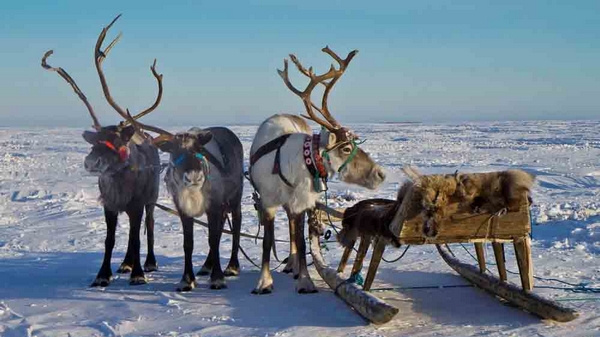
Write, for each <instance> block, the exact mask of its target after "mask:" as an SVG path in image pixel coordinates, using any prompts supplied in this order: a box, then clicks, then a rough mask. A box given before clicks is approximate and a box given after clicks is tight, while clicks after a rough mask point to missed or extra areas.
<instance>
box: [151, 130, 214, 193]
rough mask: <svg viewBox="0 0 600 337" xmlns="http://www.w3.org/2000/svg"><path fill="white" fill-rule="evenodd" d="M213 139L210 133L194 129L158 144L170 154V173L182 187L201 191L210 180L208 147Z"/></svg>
mask: <svg viewBox="0 0 600 337" xmlns="http://www.w3.org/2000/svg"><path fill="white" fill-rule="evenodd" d="M211 139H212V134H211V133H210V131H206V130H201V129H198V128H192V129H191V130H190V131H188V132H183V133H178V134H176V135H175V136H173V137H170V138H169V139H164V140H163V141H161V142H158V143H157V145H158V147H159V148H160V149H161V150H162V151H164V152H168V153H170V156H171V160H170V168H169V170H170V173H171V175H172V176H173V178H174V179H175V181H176V182H179V183H180V184H181V185H183V186H181V187H185V188H197V189H200V188H202V186H203V185H204V183H205V181H206V180H207V179H208V175H209V165H208V160H207V158H206V157H205V154H206V151H205V150H204V145H206V144H207V143H208V142H209V141H210V140H211Z"/></svg>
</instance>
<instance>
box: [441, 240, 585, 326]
mask: <svg viewBox="0 0 600 337" xmlns="http://www.w3.org/2000/svg"><path fill="white" fill-rule="evenodd" d="M436 247H437V249H438V252H439V253H440V255H441V256H442V258H443V259H444V261H446V263H448V265H449V266H450V267H452V269H454V270H455V271H456V272H457V273H459V274H460V275H461V276H462V277H464V278H465V279H467V280H468V281H469V282H471V283H473V284H474V285H476V286H478V287H480V288H482V289H483V290H485V291H487V292H489V293H491V294H493V295H496V296H499V297H501V298H503V299H505V300H507V301H509V302H510V303H512V304H514V305H516V306H518V307H520V308H522V309H525V310H527V311H529V312H530V313H532V314H535V315H537V316H539V317H542V318H545V319H551V320H555V321H558V322H569V321H572V320H574V319H575V318H577V317H578V316H579V313H577V312H576V311H575V310H573V309H571V308H567V307H564V306H562V305H561V304H560V303H558V302H556V301H552V300H549V299H546V298H543V297H541V296H539V295H536V294H534V293H532V292H530V291H525V290H523V289H520V288H519V287H518V286H516V285H514V284H512V283H510V282H502V281H501V280H500V279H498V278H496V277H494V276H492V275H489V274H484V273H480V272H479V268H477V267H475V266H472V265H469V264H466V263H462V262H460V261H459V260H458V259H456V258H455V257H452V256H451V255H450V254H449V253H448V252H447V250H446V249H444V248H442V246H441V245H436Z"/></svg>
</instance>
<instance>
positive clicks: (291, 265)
mask: <svg viewBox="0 0 600 337" xmlns="http://www.w3.org/2000/svg"><path fill="white" fill-rule="evenodd" d="M286 260H287V261H286ZM283 262H285V267H283V270H282V271H283V272H284V273H285V274H291V273H297V270H298V260H297V259H296V255H295V254H292V255H290V256H289V257H288V258H286V259H285V260H284V261H283ZM294 278H297V276H296V275H294Z"/></svg>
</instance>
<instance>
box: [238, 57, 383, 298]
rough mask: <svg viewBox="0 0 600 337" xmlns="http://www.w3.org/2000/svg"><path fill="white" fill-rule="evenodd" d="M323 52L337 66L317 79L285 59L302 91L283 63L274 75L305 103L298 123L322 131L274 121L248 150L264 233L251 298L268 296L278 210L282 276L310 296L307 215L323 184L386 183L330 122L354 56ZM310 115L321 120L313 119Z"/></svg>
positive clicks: (294, 121) (353, 139) (284, 118)
mask: <svg viewBox="0 0 600 337" xmlns="http://www.w3.org/2000/svg"><path fill="white" fill-rule="evenodd" d="M322 51H323V52H325V53H327V54H328V55H330V56H331V57H332V58H333V59H334V60H335V61H336V62H337V63H338V65H339V68H338V69H336V68H335V67H334V66H333V65H332V66H331V68H330V69H329V71H327V72H326V73H324V74H321V75H316V74H315V73H314V72H313V70H312V68H309V69H306V68H304V67H303V66H302V64H301V63H300V61H299V60H298V59H297V58H296V56H294V55H290V58H291V60H292V62H294V64H295V65H296V67H297V68H298V70H299V71H300V72H301V73H302V74H303V75H305V76H306V77H308V78H309V79H310V82H309V83H308V85H307V86H306V88H305V89H304V91H300V90H298V89H296V88H295V87H294V86H293V85H292V84H291V82H290V80H289V78H288V61H287V60H284V69H283V71H281V70H278V73H279V75H280V76H281V78H282V79H283V81H284V83H285V85H286V86H287V88H288V89H289V90H291V91H292V92H293V93H294V94H296V95H297V96H299V97H300V98H301V100H302V102H303V103H304V107H305V109H306V112H307V113H308V116H306V115H303V117H305V118H306V119H309V120H312V121H314V122H316V123H318V124H319V125H321V126H322V129H321V132H320V134H315V135H311V133H312V131H311V129H310V127H309V126H308V124H306V122H304V121H303V120H301V118H299V117H298V116H292V115H283V114H282V115H274V116H271V117H270V118H268V119H267V120H265V121H264V122H263V123H262V124H261V125H260V127H259V128H258V131H257V133H256V136H255V137H254V141H253V143H252V148H251V150H250V170H249V175H250V179H251V182H252V185H253V186H254V188H255V190H256V191H257V192H258V194H259V201H258V202H257V204H258V207H259V211H260V212H259V213H260V223H261V224H262V225H263V226H264V228H265V235H264V239H263V255H262V267H261V276H260V279H259V281H258V284H257V286H256V288H255V289H254V290H253V291H252V293H254V294H267V293H271V292H272V291H273V278H272V277H271V272H270V270H269V260H270V251H271V248H272V245H273V242H274V241H273V239H274V224H273V222H274V217H275V212H276V210H277V207H279V206H283V208H284V210H285V211H286V213H287V216H288V220H289V229H290V256H289V258H288V263H287V265H286V267H285V269H284V272H293V273H294V277H295V278H296V279H297V284H296V291H297V292H299V293H314V292H316V291H317V289H316V288H315V286H314V284H313V282H312V280H311V279H310V276H309V274H308V270H307V267H306V256H305V255H306V246H305V241H304V219H305V213H306V211H307V210H310V209H312V208H314V207H315V203H316V201H317V200H318V198H319V197H320V195H321V192H322V191H323V190H324V189H325V188H326V182H327V179H328V178H329V177H331V176H333V175H334V174H335V173H336V172H337V173H339V175H340V177H341V180H342V181H345V182H347V183H351V184H356V185H360V186H363V187H366V188H370V189H375V188H377V187H378V186H379V185H380V184H381V183H382V182H383V181H384V179H385V173H384V172H383V169H382V168H381V167H380V166H379V165H377V164H375V163H374V162H373V161H372V160H371V158H370V157H369V155H368V154H367V153H365V152H364V151H363V150H362V149H360V148H359V147H358V143H357V136H356V135H355V134H354V133H352V132H351V131H350V130H349V129H347V128H345V127H342V126H341V125H340V124H339V123H338V122H337V121H336V120H335V119H334V118H333V117H332V115H331V112H330V110H329V107H328V105H327V99H328V96H329V93H330V92H331V89H332V88H333V86H334V85H335V83H336V82H337V81H338V80H339V78H340V77H341V76H342V74H343V73H344V71H345V70H346V68H347V67H348V64H349V63H350V61H351V60H352V58H353V57H354V56H355V55H356V53H357V52H358V51H356V50H355V51H352V52H350V53H349V54H348V56H347V57H346V58H345V59H342V58H340V57H339V56H338V55H336V54H335V53H334V52H333V51H332V50H330V49H329V48H328V47H325V48H323V49H322ZM319 84H322V85H324V86H325V89H324V93H323V98H322V105H321V108H318V107H317V106H316V105H315V104H313V103H312V101H311V92H312V90H313V89H314V88H315V87H316V86H317V85H319ZM314 110H317V111H318V112H319V113H320V114H321V115H322V116H323V117H324V118H325V119H322V118H320V117H317V116H316V114H315V111H314Z"/></svg>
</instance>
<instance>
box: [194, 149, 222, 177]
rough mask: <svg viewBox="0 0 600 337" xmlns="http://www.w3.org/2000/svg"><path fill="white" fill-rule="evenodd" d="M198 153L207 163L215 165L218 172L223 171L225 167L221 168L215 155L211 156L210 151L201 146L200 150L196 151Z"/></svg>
mask: <svg viewBox="0 0 600 337" xmlns="http://www.w3.org/2000/svg"><path fill="white" fill-rule="evenodd" d="M198 153H200V154H201V155H203V156H204V157H205V158H206V160H208V162H209V163H211V164H213V165H215V166H216V167H217V170H218V171H219V172H221V173H222V172H224V170H225V169H224V168H223V165H222V164H221V162H220V161H219V160H218V159H217V158H216V157H215V156H213V154H212V153H210V152H208V151H207V150H206V149H205V148H204V147H202V148H201V149H200V151H198Z"/></svg>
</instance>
